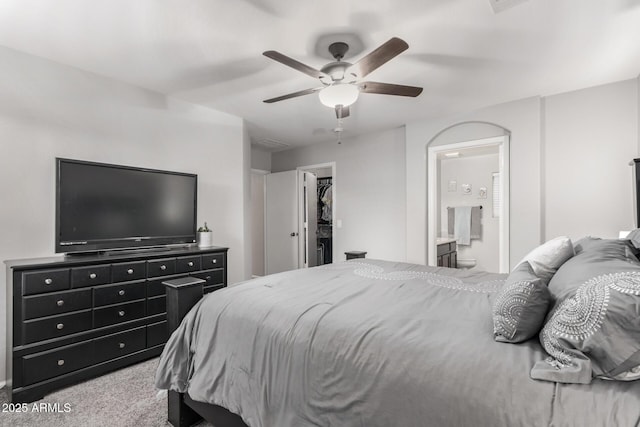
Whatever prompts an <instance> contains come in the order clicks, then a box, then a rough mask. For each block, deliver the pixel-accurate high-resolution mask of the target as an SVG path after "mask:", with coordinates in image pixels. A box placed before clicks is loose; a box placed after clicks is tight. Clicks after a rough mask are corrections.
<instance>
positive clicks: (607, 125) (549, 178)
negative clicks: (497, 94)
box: [543, 80, 638, 239]
mask: <svg viewBox="0 0 640 427" xmlns="http://www.w3.org/2000/svg"><path fill="white" fill-rule="evenodd" d="M637 106H638V93H637V81H636V80H628V81H625V82H620V83H616V84H611V85H606V86H599V87H595V88H591V89H586V90H579V91H576V92H570V93H565V94H561V95H555V96H550V97H548V98H546V99H545V101H544V110H545V117H546V120H545V126H544V129H545V135H544V139H545V145H544V147H545V150H544V151H545V155H544V165H543V170H544V177H545V185H544V193H545V201H546V203H545V206H544V219H545V221H544V224H543V225H544V231H545V237H546V238H547V239H549V238H552V237H555V236H558V235H562V234H564V235H568V236H569V237H572V238H580V237H582V236H584V235H585V234H590V235H594V236H600V237H617V236H618V231H619V230H629V228H630V227H631V226H632V225H633V224H634V223H635V218H634V209H635V203H634V199H635V196H634V194H633V185H632V184H633V176H634V175H633V167H631V166H628V163H629V162H630V161H631V159H633V158H635V157H637V155H638V140H637V134H638V121H637V118H638V110H637Z"/></svg>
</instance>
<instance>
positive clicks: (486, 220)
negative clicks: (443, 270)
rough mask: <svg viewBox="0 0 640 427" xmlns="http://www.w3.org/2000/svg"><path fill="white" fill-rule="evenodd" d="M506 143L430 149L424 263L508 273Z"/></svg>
mask: <svg viewBox="0 0 640 427" xmlns="http://www.w3.org/2000/svg"><path fill="white" fill-rule="evenodd" d="M505 140H507V141H508V137H507V136H504V137H498V138H490V139H483V140H478V141H469V142H465V143H458V144H448V145H444V146H436V147H430V148H429V151H428V157H429V158H428V162H429V169H428V170H429V185H428V188H429V197H428V200H429V210H428V211H429V239H428V240H429V251H428V254H429V265H439V266H445V267H455V268H463V269H470V268H475V269H478V270H483V271H490V272H507V270H508V265H509V262H508V253H509V252H508V206H509V204H508V198H507V199H506V200H505V195H506V194H508V183H507V181H508V166H507V167H506V168H505V164H508V142H507V143H506V144H505ZM505 152H506V155H505Z"/></svg>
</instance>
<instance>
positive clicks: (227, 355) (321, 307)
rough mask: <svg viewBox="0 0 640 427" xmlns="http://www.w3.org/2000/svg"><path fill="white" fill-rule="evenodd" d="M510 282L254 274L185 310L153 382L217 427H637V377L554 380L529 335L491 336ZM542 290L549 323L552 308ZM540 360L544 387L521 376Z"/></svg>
mask: <svg viewBox="0 0 640 427" xmlns="http://www.w3.org/2000/svg"><path fill="white" fill-rule="evenodd" d="M587 246H589V245H587ZM596 246H597V245H596ZM571 251H572V252H571V255H573V254H574V253H575V251H574V249H573V247H572V248H571ZM575 258H579V257H578V256H575ZM543 259H544V257H543ZM634 259H635V258H634ZM634 259H631V258H629V260H628V261H629V262H630V263H631V262H632V261H633V260H634ZM564 261H566V260H564ZM564 261H563V262H564ZM589 262H591V261H589ZM634 262H635V263H636V264H637V266H636V265H632V264H629V266H627V265H626V264H625V265H623V269H624V268H627V267H633V268H636V267H637V268H638V270H640V263H638V262H637V260H635V261H634ZM566 264H569V262H566ZM574 264H576V265H574V266H573V267H572V268H573V269H577V270H578V271H583V270H584V268H582V267H581V264H580V263H574ZM526 265H527V266H528V268H529V270H530V271H533V270H535V269H534V267H533V266H535V262H534V261H532V260H530V262H528V263H526ZM559 268H563V267H559ZM554 272H555V271H554ZM512 274H514V273H512ZM552 275H553V273H552ZM510 277H511V276H507V275H504V274H503V275H500V274H492V273H485V272H478V271H474V270H457V269H449V268H435V267H426V266H421V265H416V264H408V263H398V262H389V261H382V260H373V259H357V260H351V261H347V262H342V263H337V264H329V265H325V266H321V267H315V268H310V269H305V270H295V271H289V272H285V273H280V274H275V275H270V276H265V277H261V278H257V279H253V280H250V281H247V282H244V283H242V284H239V285H236V286H232V287H229V288H227V289H225V290H222V291H219V292H215V293H213V294H209V295H207V296H205V297H204V298H202V299H201V300H200V301H199V302H197V303H196V304H195V306H194V307H193V309H191V310H190V311H189V313H188V314H187V315H186V316H185V318H184V319H183V321H182V322H181V323H180V326H179V327H178V328H177V330H176V331H175V332H174V333H173V334H172V336H171V338H170V340H169V341H168V343H167V345H166V347H165V349H164V352H163V354H162V356H161V358H160V362H159V367H158V370H157V376H156V386H157V387H158V388H161V389H169V390H172V393H175V394H177V395H179V396H182V394H184V397H185V400H186V401H187V402H188V403H189V405H191V406H192V407H193V408H195V409H196V411H197V412H198V413H201V414H205V417H206V418H207V419H209V420H210V421H212V422H213V423H214V425H216V426H218V425H233V426H236V425H248V426H250V427H269V426H277V427H287V426H363V427H364V426H366V427H373V426H437V427H446V426H456V427H460V426H494V427H499V426H505V427H506V426H508V427H515V426H554V427H559V426H587V425H590V426H591V425H593V426H638V425H640V381H618V380H610V379H600V378H597V375H595V374H594V375H593V376H594V378H591V374H590V376H589V381H587V382H588V384H578V383H565V382H570V381H564V380H563V379H562V378H560V379H559V380H556V378H555V377H553V375H559V374H557V373H556V372H555V371H554V369H556V370H557V372H559V373H560V374H562V373H563V372H564V371H563V370H561V369H558V367H557V366H556V367H554V365H553V363H551V362H550V361H549V359H550V358H549V354H548V353H547V351H545V349H544V348H543V347H542V345H541V342H542V343H543V344H544V340H542V339H538V338H537V330H536V336H535V337H533V338H531V339H525V340H522V342H519V343H515V344H514V343H509V342H498V341H496V324H495V322H496V321H495V314H496V313H495V310H496V305H497V304H496V300H497V299H498V297H499V296H500V293H501V291H503V290H504V289H505V283H509V278H510ZM548 280H549V278H547V279H545V281H543V282H542V283H544V288H545V289H546V288H547V285H548V287H549V288H550V289H553V287H552V284H553V283H549V282H548ZM518 283H520V282H518ZM564 286H565V285H564V284H562V285H561V286H560V288H561V289H564V291H565V293H566V292H568V291H567V290H566V289H565V288H564ZM545 292H547V291H545ZM553 293H554V292H551V293H550V294H549V296H550V299H549V302H550V304H555V307H554V308H553V310H551V314H548V313H547V311H548V309H547V308H546V306H545V308H544V311H543V312H542V317H543V319H542V321H544V322H547V323H549V321H550V320H551V319H555V316H553V313H555V311H557V310H558V307H559V306H561V304H560V303H561V302H562V301H560V299H559V297H557V298H555V297H554V295H553ZM638 294H640V291H639V292H638ZM545 295H546V293H545ZM629 295H631V294H629ZM565 297H567V298H568V297H570V295H569V296H567V295H565ZM631 297H634V298H640V297H638V296H637V295H635V294H633V295H631ZM498 305H499V304H498ZM635 307H636V310H638V307H640V304H637V303H636V305H635ZM508 309H509V310H513V307H509V308H508ZM639 314H640V313H637V312H636V313H635V316H636V317H637V318H640V317H639ZM538 328H540V326H538ZM638 332H639V333H640V326H639V330H638ZM561 341H562V340H561ZM562 342H564V341H562ZM554 344H557V343H556V342H554ZM638 347H640V342H639V343H638ZM586 353H588V352H586ZM638 355H640V352H639V353H638ZM545 360H546V361H547V366H546V368H548V369H550V370H551V371H553V372H551V375H552V377H553V378H552V379H553V381H552V380H549V379H548V378H547V379H546V380H543V379H532V368H533V367H538V368H540V367H541V365H540V364H544V363H545ZM639 364H640V362H639ZM589 366H591V365H589ZM593 366H596V363H595V362H594V365H593ZM589 369H591V368H589ZM538 370H539V371H540V372H542V374H540V375H541V376H542V377H544V376H545V375H546V374H545V367H542V369H541V370H540V369H538ZM571 374H572V373H570V375H571ZM570 375H569V376H570ZM600 376H601V377H602V376H603V375H600ZM605 376H606V375H605ZM560 377H562V375H560ZM567 378H568V377H567ZM583 382H584V381H583ZM211 411H213V412H211ZM212 413H213V415H211V414H212ZM212 417H213V418H215V419H214V420H211V418H212ZM222 418H224V419H225V420H227V419H228V421H225V420H223V419H222ZM216 422H218V423H221V424H215V423H216Z"/></svg>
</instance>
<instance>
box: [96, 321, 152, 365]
mask: <svg viewBox="0 0 640 427" xmlns="http://www.w3.org/2000/svg"><path fill="white" fill-rule="evenodd" d="M146 341H147V334H146V326H142V327H140V328H136V329H132V330H130V331H125V332H120V333H117V334H113V335H107V336H106V337H102V338H98V339H96V340H95V341H94V349H95V355H96V357H95V358H96V360H95V361H96V363H100V362H104V361H107V360H111V359H115V358H117V357H121V356H125V355H127V354H129V353H135V352H136V351H140V350H143V349H144V348H145V347H146Z"/></svg>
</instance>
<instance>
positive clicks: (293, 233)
mask: <svg viewBox="0 0 640 427" xmlns="http://www.w3.org/2000/svg"><path fill="white" fill-rule="evenodd" d="M297 235H298V233H296V232H295V231H293V232H291V234H289V236H291V237H296V236H297Z"/></svg>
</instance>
